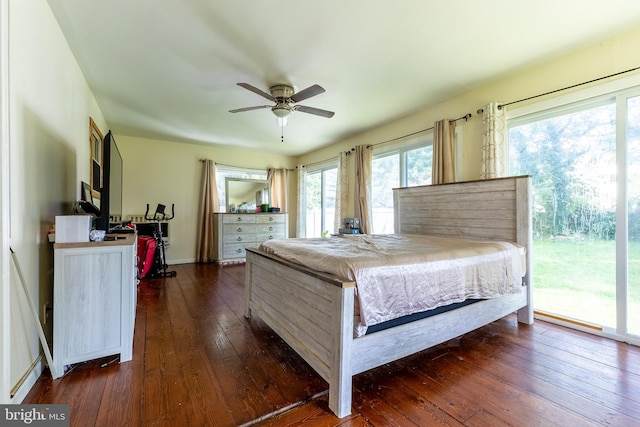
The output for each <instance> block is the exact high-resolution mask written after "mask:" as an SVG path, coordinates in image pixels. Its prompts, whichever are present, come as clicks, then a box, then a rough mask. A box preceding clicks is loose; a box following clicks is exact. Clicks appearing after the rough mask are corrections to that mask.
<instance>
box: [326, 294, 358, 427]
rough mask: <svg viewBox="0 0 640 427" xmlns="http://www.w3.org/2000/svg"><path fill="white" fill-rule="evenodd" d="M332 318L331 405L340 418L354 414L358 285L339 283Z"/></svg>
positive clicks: (330, 407)
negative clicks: (354, 353)
mask: <svg viewBox="0 0 640 427" xmlns="http://www.w3.org/2000/svg"><path fill="white" fill-rule="evenodd" d="M334 289H335V291H334V292H333V293H334V296H335V299H334V300H333V313H332V316H331V317H332V319H333V321H332V322H331V323H332V325H334V326H333V327H334V328H335V329H336V330H334V331H333V334H332V335H333V345H332V355H331V357H332V361H331V370H330V374H329V376H330V378H329V409H331V410H332V411H333V412H334V413H335V414H336V416H337V417H338V418H343V417H346V416H347V415H349V414H351V395H352V385H351V384H352V376H353V375H352V373H351V353H352V352H351V343H352V342H353V304H354V294H355V288H354V287H352V286H350V287H342V288H339V287H335V288H334Z"/></svg>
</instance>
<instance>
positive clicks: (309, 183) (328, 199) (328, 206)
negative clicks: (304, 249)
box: [305, 165, 338, 237]
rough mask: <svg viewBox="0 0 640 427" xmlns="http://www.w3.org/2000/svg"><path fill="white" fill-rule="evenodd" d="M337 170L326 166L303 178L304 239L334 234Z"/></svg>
mask: <svg viewBox="0 0 640 427" xmlns="http://www.w3.org/2000/svg"><path fill="white" fill-rule="evenodd" d="M337 181H338V168H337V166H335V165H327V166H325V167H320V168H318V169H316V170H313V171H307V174H306V177H305V191H306V192H305V199H306V202H307V205H306V237H320V236H322V234H323V233H324V232H329V233H335V232H337V231H338V230H335V229H334V228H335V227H334V215H335V208H336V184H337Z"/></svg>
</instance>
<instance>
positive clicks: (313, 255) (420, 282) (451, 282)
mask: <svg viewBox="0 0 640 427" xmlns="http://www.w3.org/2000/svg"><path fill="white" fill-rule="evenodd" d="M260 248H261V249H262V250H264V251H266V252H269V253H271V254H274V255H277V256H279V257H281V258H284V259H286V260H289V261H292V262H295V263H298V264H301V265H304V266H307V267H310V268H312V269H314V270H318V271H323V272H327V273H331V274H334V275H336V276H338V277H341V278H344V279H349V280H354V281H355V282H356V300H357V304H358V307H359V308H358V309H357V310H358V311H359V313H356V322H355V324H354V328H355V335H356V336H361V335H363V334H364V333H365V332H366V327H367V326H370V325H375V324H378V323H381V322H384V321H387V320H391V319H394V318H397V317H401V316H405V315H409V314H413V313H417V312H420V311H425V310H430V309H434V308H437V307H440V306H444V305H448V304H452V303H456V302H461V301H464V300H466V299H469V298H494V297H498V296H503V295H507V294H512V293H517V292H520V289H521V287H522V276H523V275H524V273H525V271H524V266H525V263H524V248H523V247H522V246H519V245H516V244H515V243H511V242H498V241H491V240H479V239H469V238H457V237H456V238H454V237H450V236H446V237H444V236H422V235H409V234H403V235H397V234H385V235H360V236H334V237H330V238H324V239H320V238H317V239H285V240H270V241H267V242H265V243H263V244H262V245H261V246H260ZM358 317H359V319H358Z"/></svg>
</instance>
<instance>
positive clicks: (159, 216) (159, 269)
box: [144, 203, 178, 277]
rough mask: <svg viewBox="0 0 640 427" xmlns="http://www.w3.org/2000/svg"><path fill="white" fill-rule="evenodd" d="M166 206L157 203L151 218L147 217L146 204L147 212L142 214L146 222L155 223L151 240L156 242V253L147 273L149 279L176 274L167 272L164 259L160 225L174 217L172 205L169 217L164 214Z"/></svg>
mask: <svg viewBox="0 0 640 427" xmlns="http://www.w3.org/2000/svg"><path fill="white" fill-rule="evenodd" d="M165 208H166V206H165V205H162V204H160V203H158V206H157V207H156V211H155V213H154V214H153V216H149V204H148V203H147V210H146V211H145V213H144V219H146V220H147V221H154V222H155V223H156V229H155V230H154V232H153V238H154V239H155V241H156V251H155V254H154V259H153V267H152V268H151V271H149V273H148V275H149V277H176V276H177V275H178V273H176V272H175V271H167V267H168V265H167V262H166V257H165V243H164V239H163V238H162V224H161V223H160V222H161V221H169V220H171V219H173V217H174V216H175V211H174V205H173V204H172V205H171V216H167V214H166V213H165V212H164V210H165Z"/></svg>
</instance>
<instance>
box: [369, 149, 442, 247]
mask: <svg viewBox="0 0 640 427" xmlns="http://www.w3.org/2000/svg"><path fill="white" fill-rule="evenodd" d="M432 162H433V143H432V141H429V142H428V143H427V144H426V145H422V146H418V147H416V146H415V145H414V146H412V147H409V148H401V149H396V150H393V151H386V152H384V153H381V154H374V156H373V162H372V167H371V198H372V205H373V206H372V215H373V218H372V222H373V224H372V230H373V233H375V234H389V233H393V230H394V220H393V189H394V188H396V187H408V186H416V185H425V184H431V165H432Z"/></svg>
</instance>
